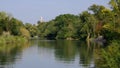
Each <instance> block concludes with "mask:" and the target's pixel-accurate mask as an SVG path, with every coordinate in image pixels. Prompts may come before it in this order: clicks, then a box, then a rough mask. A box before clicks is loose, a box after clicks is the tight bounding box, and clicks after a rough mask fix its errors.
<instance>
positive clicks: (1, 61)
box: [0, 40, 94, 68]
mask: <svg viewBox="0 0 120 68" xmlns="http://www.w3.org/2000/svg"><path fill="white" fill-rule="evenodd" d="M93 55H94V53H93V48H89V47H88V46H87V45H86V43H85V42H82V41H66V40H31V41H30V43H27V44H24V45H23V44H19V43H18V44H16V45H3V46H0V68H91V67H94V56H93Z"/></svg>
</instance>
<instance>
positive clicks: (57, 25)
mask: <svg viewBox="0 0 120 68" xmlns="http://www.w3.org/2000/svg"><path fill="white" fill-rule="evenodd" d="M119 3H120V2H119V1H116V0H111V1H110V2H109V5H110V6H111V7H110V8H106V7H104V6H101V5H96V4H94V5H92V6H90V7H89V8H88V10H87V11H84V12H82V13H81V14H79V15H73V14H61V15H59V16H57V17H56V18H55V19H53V20H51V21H49V22H40V21H38V25H37V29H38V30H37V32H36V33H34V34H35V35H36V34H37V35H38V36H39V37H46V38H49V39H68V40H79V39H90V38H97V37H99V36H103V37H105V38H106V39H107V40H113V39H120V30H119V29H120V22H119V21H120V18H119V17H120V6H119ZM26 27H29V26H28V24H27V25H26ZM34 29H35V28H34Z"/></svg>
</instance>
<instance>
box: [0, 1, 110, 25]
mask: <svg viewBox="0 0 120 68" xmlns="http://www.w3.org/2000/svg"><path fill="white" fill-rule="evenodd" d="M108 2H109V0H0V11H5V12H7V13H10V14H12V15H13V16H14V17H15V18H17V19H19V20H21V21H23V22H24V23H32V24H35V23H37V21H38V20H40V17H43V19H44V21H49V20H52V19H54V18H55V17H56V16H58V15H60V14H67V13H70V14H80V13H81V12H82V11H85V10H87V9H88V7H89V6H91V5H92V4H98V5H104V6H107V7H108Z"/></svg>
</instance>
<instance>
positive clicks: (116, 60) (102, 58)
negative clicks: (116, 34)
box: [95, 40, 120, 68]
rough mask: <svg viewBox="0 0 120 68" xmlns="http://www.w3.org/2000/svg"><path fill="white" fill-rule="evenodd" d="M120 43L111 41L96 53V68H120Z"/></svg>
mask: <svg viewBox="0 0 120 68" xmlns="http://www.w3.org/2000/svg"><path fill="white" fill-rule="evenodd" d="M119 44H120V42H119V40H118V41H116V40H113V41H111V43H110V44H109V45H108V46H107V47H105V48H101V49H100V50H99V51H96V58H99V59H97V60H96V61H95V62H96V67H97V68H120V45H119Z"/></svg>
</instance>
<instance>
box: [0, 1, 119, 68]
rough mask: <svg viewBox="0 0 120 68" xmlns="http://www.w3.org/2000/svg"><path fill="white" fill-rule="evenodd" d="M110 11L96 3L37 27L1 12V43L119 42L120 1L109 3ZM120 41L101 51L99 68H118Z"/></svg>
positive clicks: (97, 62) (41, 23)
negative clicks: (38, 40) (44, 40)
mask: <svg viewBox="0 0 120 68" xmlns="http://www.w3.org/2000/svg"><path fill="white" fill-rule="evenodd" d="M109 5H110V8H106V7H104V6H102V5H96V4H93V5H92V6H90V7H89V8H88V10H87V11H84V12H82V13H81V14H79V15H73V14H62V15H59V16H57V17H56V18H55V19H53V20H50V21H48V22H40V21H38V24H37V25H32V24H30V23H26V24H23V22H21V21H20V20H18V19H16V18H14V17H12V16H10V15H9V14H7V13H5V12H0V44H10V43H18V42H20V43H21V41H22V42H24V41H27V40H26V39H29V38H30V37H35V36H38V37H40V38H41V37H42V38H47V39H67V40H81V39H82V40H86V39H87V40H89V39H91V38H98V37H100V36H103V37H104V38H105V39H106V40H107V41H108V42H110V41H111V40H120V0H110V2H109ZM119 43H120V42H116V41H112V43H111V44H109V46H108V47H105V48H103V49H100V50H98V51H97V52H99V53H97V55H98V56H99V59H100V60H99V61H96V66H97V67H100V68H106V67H109V68H119V67H120V65H119V63H120V53H119V52H120V46H119Z"/></svg>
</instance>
